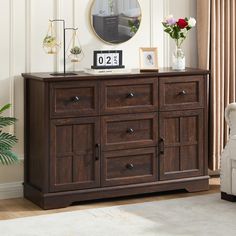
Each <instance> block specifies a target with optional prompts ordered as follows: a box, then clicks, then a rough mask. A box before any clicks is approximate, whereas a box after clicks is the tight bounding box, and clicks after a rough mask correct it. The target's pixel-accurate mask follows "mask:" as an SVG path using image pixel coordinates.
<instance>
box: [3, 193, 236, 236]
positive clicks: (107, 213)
mask: <svg viewBox="0 0 236 236" xmlns="http://www.w3.org/2000/svg"><path fill="white" fill-rule="evenodd" d="M0 235H1V236H139V235H140V236H141V235H142V236H153V235H155V236H172V235H179V236H193V235H194V236H205V235H207V236H211V235H214V236H218V235H219V236H235V235H236V203H230V202H226V201H223V200H220V194H207V195H202V196H195V197H186V198H180V199H172V200H163V201H157V202H147V203H141V204H132V205H124V206H115V207H107V208H98V209H90V210H81V211H75V212H67V213H58V214H51V215H44V216H35V217H26V218H20V219H15V220H7V221H0Z"/></svg>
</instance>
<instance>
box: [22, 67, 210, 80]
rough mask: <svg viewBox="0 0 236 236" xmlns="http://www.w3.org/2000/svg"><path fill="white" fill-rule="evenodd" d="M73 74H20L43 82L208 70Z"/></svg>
mask: <svg viewBox="0 0 236 236" xmlns="http://www.w3.org/2000/svg"><path fill="white" fill-rule="evenodd" d="M69 73H72V74H74V75H63V74H61V75H56V76H55V75H53V73H52V72H40V73H23V74H22V76H23V77H24V78H25V79H34V80H40V81H45V82H56V81H65V80H66V81H70V80H95V79H98V80H100V79H120V78H122V77H124V78H137V77H138V78H145V77H162V76H163V77H164V76H187V75H188V76H191V75H207V74H209V73H210V72H209V71H208V70H202V69H195V68H186V70H184V71H175V70H172V69H171V68H161V69H159V71H155V72H153V71H152V72H140V71H139V70H138V69H136V70H131V71H130V72H129V73H117V74H116V73H111V74H109V73H108V74H89V73H86V72H83V71H75V72H69Z"/></svg>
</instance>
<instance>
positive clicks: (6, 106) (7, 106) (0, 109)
mask: <svg viewBox="0 0 236 236" xmlns="http://www.w3.org/2000/svg"><path fill="white" fill-rule="evenodd" d="M10 107H11V104H6V105H5V106H3V107H2V108H0V114H1V113H3V112H4V111H5V110H7V109H9V108H10Z"/></svg>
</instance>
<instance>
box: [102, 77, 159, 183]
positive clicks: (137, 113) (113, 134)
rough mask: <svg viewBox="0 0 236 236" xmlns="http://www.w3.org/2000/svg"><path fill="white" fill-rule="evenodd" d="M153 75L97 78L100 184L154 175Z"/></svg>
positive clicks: (151, 178) (155, 120)
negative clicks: (101, 79) (112, 78)
mask: <svg viewBox="0 0 236 236" xmlns="http://www.w3.org/2000/svg"><path fill="white" fill-rule="evenodd" d="M157 88H158V86H157V79H155V78H145V79H132V80H107V81H102V82H101V113H102V117H101V130H102V132H101V133H102V140H101V144H102V186H113V185H123V184H133V183H143V182H149V181H155V180H157V179H158V172H157V138H158V137H157V134H158V132H157V130H158V127H157V125H158V115H157V103H158V99H157V97H158V92H157Z"/></svg>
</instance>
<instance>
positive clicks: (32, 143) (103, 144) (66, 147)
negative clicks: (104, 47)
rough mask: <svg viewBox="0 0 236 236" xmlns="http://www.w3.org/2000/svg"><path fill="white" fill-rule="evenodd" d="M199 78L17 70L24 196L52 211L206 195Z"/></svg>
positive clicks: (204, 113) (195, 74) (204, 102)
mask: <svg viewBox="0 0 236 236" xmlns="http://www.w3.org/2000/svg"><path fill="white" fill-rule="evenodd" d="M207 75H208V71H204V70H198V69H188V70H186V71H185V72H175V71H170V70H168V69H162V70H161V71H160V72H158V73H157V72H149V73H139V72H133V73H130V74H123V75H106V76H92V75H88V74H85V73H78V74H77V75H75V76H59V77H56V76H52V75H50V74H45V73H36V74H24V75H23V76H24V77H25V128H26V130H25V151H26V153H25V155H26V158H25V181H24V195H25V197H26V198H28V199H30V200H31V201H33V202H35V203H36V204H38V205H39V206H41V207H42V208H44V209H51V208H58V207H65V206H68V205H70V204H71V203H73V202H78V201H84V200H90V199H100V198H109V197H117V196H127V195H134V194H142V193H151V192H160V191H167V190H175V189H186V190H187V191H190V192H193V191H201V190H207V189H208V174H207V170H208V166H207V162H208V161H207V155H208V140H207V137H208V78H207Z"/></svg>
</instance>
